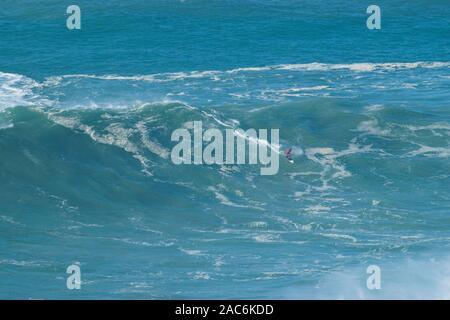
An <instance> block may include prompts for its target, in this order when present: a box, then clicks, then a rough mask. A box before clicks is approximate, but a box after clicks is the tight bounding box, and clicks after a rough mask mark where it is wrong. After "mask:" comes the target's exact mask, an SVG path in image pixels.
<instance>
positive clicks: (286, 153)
mask: <svg viewBox="0 0 450 320" xmlns="http://www.w3.org/2000/svg"><path fill="white" fill-rule="evenodd" d="M284 156H285V157H286V159H288V161H289V162H290V163H294V160H292V148H289V149H287V150H286V151H284Z"/></svg>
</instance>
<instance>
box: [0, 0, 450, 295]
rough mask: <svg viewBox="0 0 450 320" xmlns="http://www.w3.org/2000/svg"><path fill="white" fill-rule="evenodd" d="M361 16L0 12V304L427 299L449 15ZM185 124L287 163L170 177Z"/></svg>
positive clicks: (280, 9) (447, 180)
mask: <svg viewBox="0 0 450 320" xmlns="http://www.w3.org/2000/svg"><path fill="white" fill-rule="evenodd" d="M71 4H77V5H79V6H80V8H81V17H82V29H81V30H73V31H70V30H68V29H67V28H66V17H67V15H66V14H65V12H66V8H67V6H69V5H71ZM370 4H373V3H369V2H364V1H318V0H315V1H288V0H282V1H270V0H267V1H262V0H254V1H250V0H239V1H238V0H230V1H211V0H208V1H206V0H205V1H195V0H194V1H191V0H185V1H171V0H166V1H153V0H152V1H137V0H131V1H116V0H114V1H92V0H91V1H77V2H76V3H74V2H72V1H56V0H55V1H49V0H45V1H39V2H36V1H24V0H21V1H10V0H3V1H2V3H1V4H0V298H63V299H66V298H95V299H99V298H121V299H129V298H138V299H153V298H266V299H267V298H449V297H450V294H449V292H450V257H449V255H448V252H449V249H450V242H449V241H450V216H449V214H450V192H449V189H450V188H449V186H450V161H449V157H450V3H449V2H448V0H445V1H444V0H443V1H418V0H415V1H408V2H406V1H377V3H376V4H377V5H379V6H380V7H381V11H382V29H381V30H368V29H367V27H366V19H367V17H368V15H367V14H366V8H367V6H368V5H370ZM194 120H197V121H199V120H201V121H203V124H204V126H205V127H216V128H222V129H224V128H228V127H235V128H237V127H239V128H244V129H247V128H279V129H280V144H281V146H282V147H283V148H285V147H292V148H293V151H294V159H295V163H294V164H290V163H288V162H287V161H285V159H281V160H280V170H279V173H278V174H277V175H274V176H261V175H260V174H259V169H258V168H255V167H253V166H248V165H240V166H226V165H225V166H218V165H213V166H207V165H203V166H193V165H192V166H189V165H184V166H176V165H174V164H173V163H172V162H171V160H170V157H169V154H170V150H171V148H172V147H173V145H174V143H173V142H172V141H171V140H170V136H171V133H172V131H173V130H175V129H177V128H180V127H183V126H185V125H186V122H189V121H194ZM71 264H78V265H79V266H80V268H81V272H82V288H81V290H68V289H67V288H66V278H67V276H68V275H67V274H66V268H67V267H68V266H69V265H71ZM372 264H375V265H378V266H379V267H380V268H381V270H382V289H381V290H373V291H370V290H368V289H367V287H366V278H367V274H366V268H367V267H368V266H369V265H372Z"/></svg>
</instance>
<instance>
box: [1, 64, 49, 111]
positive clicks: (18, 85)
mask: <svg viewBox="0 0 450 320" xmlns="http://www.w3.org/2000/svg"><path fill="white" fill-rule="evenodd" d="M38 87H40V85H39V83H38V82H36V81H34V80H33V79H30V78H28V77H25V76H23V75H20V74H14V73H4V72H0V110H4V109H6V108H11V107H16V106H30V105H33V104H40V103H42V102H43V101H45V99H40V96H39V95H37V94H36V93H34V92H33V89H35V88H38Z"/></svg>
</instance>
